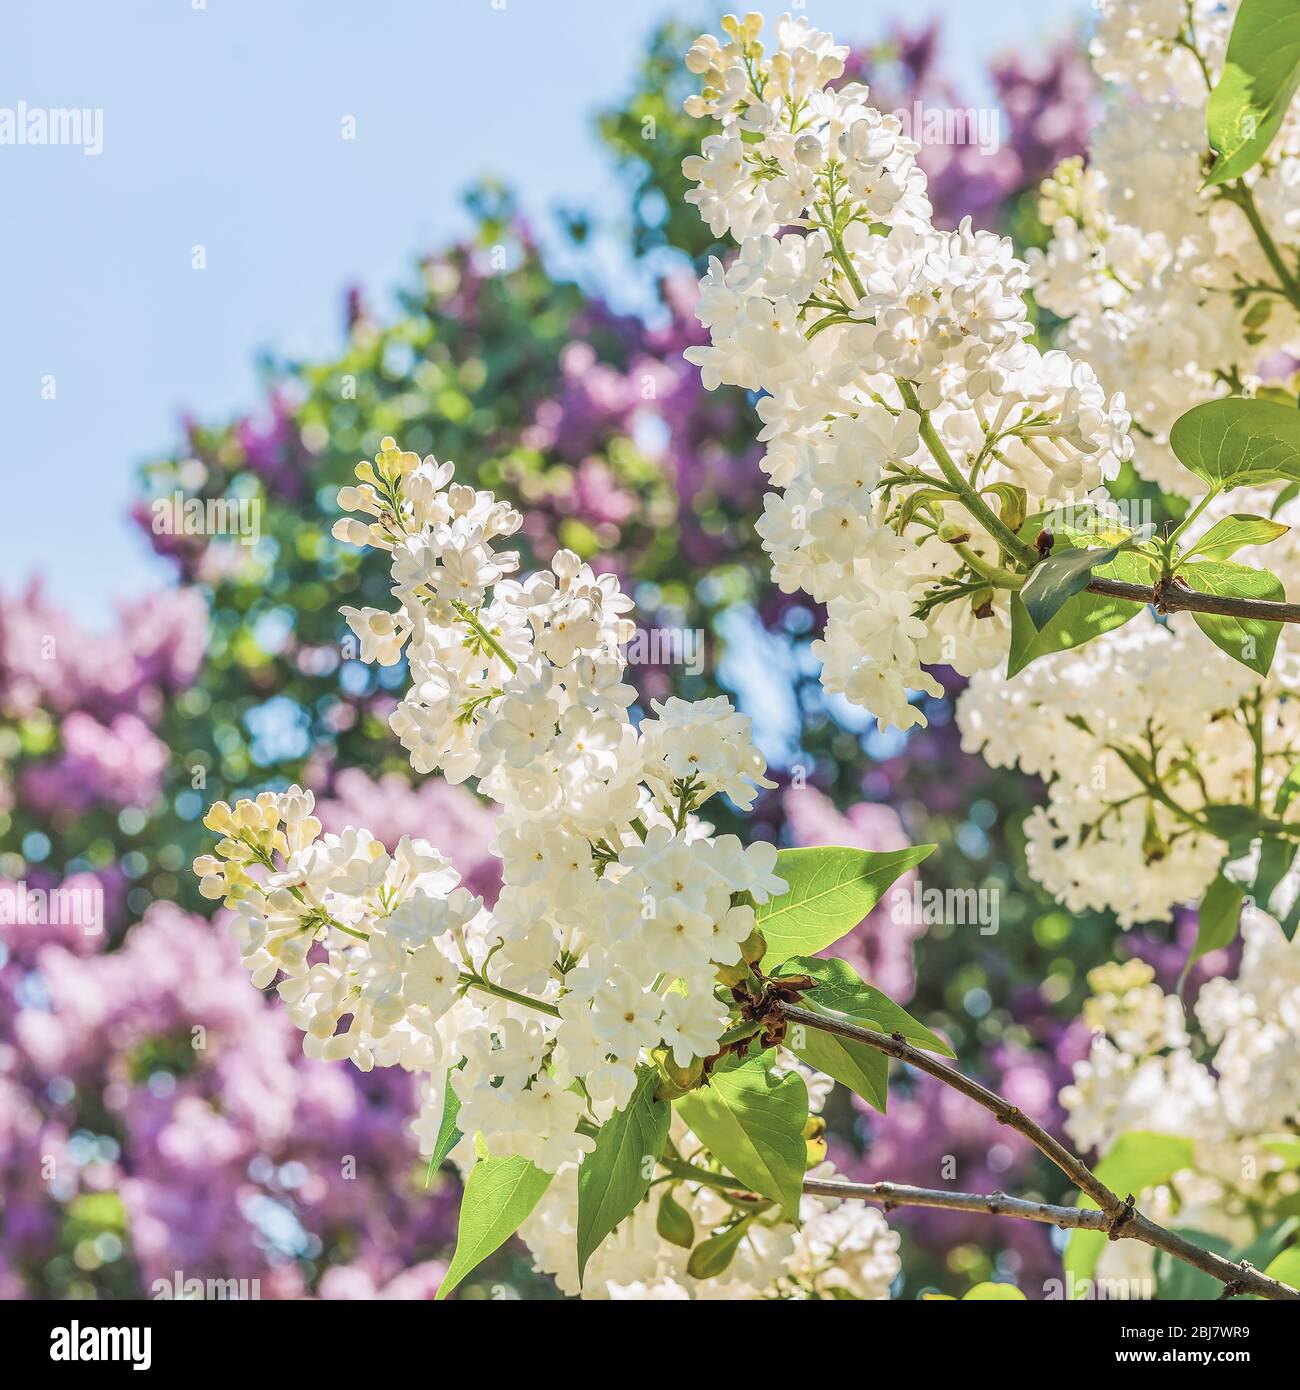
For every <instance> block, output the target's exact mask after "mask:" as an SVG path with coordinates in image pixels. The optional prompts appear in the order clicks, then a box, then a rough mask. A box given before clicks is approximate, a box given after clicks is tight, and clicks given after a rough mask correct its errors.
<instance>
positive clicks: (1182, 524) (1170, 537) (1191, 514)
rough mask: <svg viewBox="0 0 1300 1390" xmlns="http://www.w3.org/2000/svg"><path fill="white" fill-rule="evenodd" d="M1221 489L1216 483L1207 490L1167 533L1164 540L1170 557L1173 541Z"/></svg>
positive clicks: (1172, 551)
mask: <svg viewBox="0 0 1300 1390" xmlns="http://www.w3.org/2000/svg"><path fill="white" fill-rule="evenodd" d="M1221 490H1222V489H1221V488H1220V487H1219V486H1218V485H1217V484H1216V485H1215V486H1214V487H1212V488H1211V489H1210V491H1209V492H1207V493H1206V494H1205V496H1204V497H1202V498H1201V500H1200V501H1199V502H1198V503H1197V504H1196V505H1195V506H1194V507H1192V508H1191V510H1190V511H1189V512H1188V513H1187V515H1186V516H1185V517H1183V519H1182V520H1181V521H1180V522H1179V523H1178V525H1177V526H1175V527H1174V529H1173V530H1172V531H1171V532H1170V533H1169V535H1168V537H1167V538H1166V540H1165V546H1166V553H1167V555H1168V556H1169V557H1171V558H1172V556H1173V553H1174V550H1173V547H1174V542H1175V541H1176V540H1177V539H1178V538H1179V536H1181V535H1182V534H1183V532H1184V531H1186V530H1187V528H1188V527H1189V526H1190V525H1191V524H1192V522H1193V521H1195V520H1196V518H1197V517H1198V516H1200V514H1201V513H1202V512H1203V511H1204V510H1205V509H1206V507H1208V506H1209V504H1210V503H1211V502H1213V501H1214V499H1215V498H1216V497H1217V496H1218V495H1219V493H1220V491H1221Z"/></svg>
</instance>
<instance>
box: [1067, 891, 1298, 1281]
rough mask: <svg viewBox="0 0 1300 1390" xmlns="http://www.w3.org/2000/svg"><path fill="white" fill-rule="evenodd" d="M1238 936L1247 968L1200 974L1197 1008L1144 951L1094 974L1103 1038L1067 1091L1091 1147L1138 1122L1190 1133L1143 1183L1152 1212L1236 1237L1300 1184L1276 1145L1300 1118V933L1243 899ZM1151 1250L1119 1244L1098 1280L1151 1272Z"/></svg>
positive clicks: (1074, 1129)
mask: <svg viewBox="0 0 1300 1390" xmlns="http://www.w3.org/2000/svg"><path fill="white" fill-rule="evenodd" d="M1242 939H1243V942H1244V949H1243V953H1242V961H1241V968H1240V970H1239V972H1238V974H1237V977H1236V978H1235V979H1226V978H1223V977H1219V978H1216V979H1212V980H1210V981H1208V982H1207V983H1206V984H1204V985H1203V986H1202V987H1201V990H1200V993H1199V995H1198V997H1197V999H1196V1004H1195V1008H1194V1011H1193V1014H1194V1017H1193V1018H1192V1019H1188V1018H1187V1017H1186V1016H1185V1014H1184V1009H1183V1004H1182V1002H1181V1000H1179V999H1178V998H1177V997H1176V996H1175V995H1166V994H1165V993H1164V992H1163V991H1162V990H1161V988H1160V986H1159V985H1158V984H1156V983H1155V982H1154V972H1153V971H1152V969H1151V967H1150V966H1147V965H1144V964H1143V963H1142V962H1140V961H1128V962H1127V963H1126V964H1124V965H1122V966H1119V965H1110V966H1104V967H1101V968H1099V969H1097V970H1094V971H1092V972H1090V974H1089V976H1088V982H1089V984H1090V985H1091V987H1092V991H1093V996H1092V998H1091V999H1090V1000H1089V1002H1088V1004H1087V1005H1086V1006H1085V1014H1084V1017H1085V1019H1086V1020H1087V1022H1088V1023H1089V1024H1091V1025H1092V1027H1093V1030H1094V1035H1093V1043H1092V1047H1091V1050H1090V1051H1089V1053H1088V1056H1087V1057H1086V1058H1084V1059H1083V1060H1082V1061H1080V1062H1077V1063H1075V1067H1074V1080H1073V1081H1072V1082H1071V1084H1070V1085H1068V1086H1066V1087H1065V1088H1064V1089H1063V1090H1062V1092H1061V1097H1060V1098H1061V1104H1062V1105H1063V1106H1064V1107H1065V1110H1066V1113H1067V1116H1068V1119H1067V1121H1066V1129H1067V1131H1068V1133H1069V1134H1070V1137H1071V1138H1072V1139H1073V1140H1074V1141H1075V1143H1076V1144H1078V1145H1079V1146H1080V1147H1081V1148H1083V1149H1094V1148H1095V1149H1097V1150H1098V1151H1100V1152H1103V1153H1104V1152H1105V1151H1106V1150H1107V1149H1108V1148H1109V1147H1110V1146H1111V1145H1112V1144H1113V1143H1114V1142H1115V1141H1116V1140H1117V1139H1118V1138H1119V1137H1120V1136H1121V1135H1123V1134H1125V1133H1126V1132H1129V1131H1133V1130H1138V1131H1154V1132H1156V1133H1158V1134H1160V1135H1177V1136H1181V1137H1183V1138H1185V1139H1188V1140H1190V1141H1191V1144H1190V1146H1189V1152H1190V1156H1191V1157H1190V1161H1189V1163H1188V1165H1187V1166H1186V1168H1184V1169H1182V1170H1181V1171H1179V1172H1176V1173H1174V1174H1173V1175H1172V1177H1171V1179H1170V1180H1169V1181H1168V1182H1166V1183H1162V1184H1161V1185H1160V1187H1159V1188H1158V1189H1157V1190H1155V1191H1152V1192H1147V1193H1141V1194H1138V1196H1139V1201H1140V1203H1141V1206H1142V1209H1143V1211H1145V1212H1149V1213H1151V1214H1152V1216H1153V1219H1155V1220H1157V1221H1165V1220H1177V1222H1178V1224H1179V1225H1182V1226H1186V1227H1187V1228H1189V1229H1192V1230H1200V1231H1207V1232H1210V1233H1211V1234H1213V1235H1217V1236H1220V1237H1222V1238H1224V1239H1226V1240H1227V1241H1228V1242H1229V1244H1230V1245H1232V1246H1238V1247H1239V1246H1242V1245H1244V1244H1247V1243H1249V1242H1250V1241H1251V1240H1252V1239H1253V1238H1254V1236H1255V1234H1256V1231H1257V1229H1259V1228H1263V1229H1268V1228H1270V1227H1271V1226H1272V1225H1273V1223H1274V1222H1277V1221H1280V1220H1282V1219H1283V1218H1284V1214H1285V1212H1286V1210H1287V1208H1288V1206H1289V1205H1290V1204H1293V1203H1294V1202H1295V1200H1296V1197H1297V1194H1298V1193H1300V1175H1297V1173H1296V1172H1295V1170H1294V1166H1293V1164H1291V1163H1290V1162H1288V1159H1287V1156H1286V1149H1285V1144H1284V1145H1283V1146H1282V1147H1281V1148H1279V1147H1276V1146H1275V1145H1273V1144H1271V1143H1270V1142H1269V1140H1270V1136H1271V1137H1272V1139H1274V1140H1276V1139H1277V1138H1278V1137H1279V1136H1281V1135H1285V1134H1286V1132H1288V1131H1290V1130H1293V1129H1294V1127H1295V1125H1296V1123H1297V1121H1298V1120H1300V1102H1298V1101H1297V1097H1296V1088H1295V1076H1296V1068H1297V1066H1298V1065H1300V937H1296V938H1293V939H1291V940H1287V938H1286V937H1285V936H1284V935H1283V933H1282V931H1281V930H1280V929H1279V927H1278V924H1277V922H1276V921H1275V920H1274V919H1273V918H1272V917H1270V916H1269V915H1268V914H1267V913H1265V912H1262V911H1260V910H1257V909H1255V908H1247V910H1246V913H1245V915H1244V918H1243V921H1242ZM1189 1023H1191V1024H1194V1027H1189V1026H1188V1025H1189ZM1119 1246H1125V1247H1127V1248H1125V1249H1122V1250H1121V1249H1119ZM1152 1260H1153V1252H1152V1251H1151V1250H1149V1249H1148V1248H1147V1247H1145V1246H1141V1245H1139V1244H1138V1243H1137V1242H1135V1241H1120V1242H1116V1243H1114V1244H1112V1245H1110V1246H1108V1248H1107V1252H1106V1253H1105V1254H1104V1255H1103V1256H1102V1260H1101V1263H1099V1265H1098V1267H1097V1270H1096V1277H1098V1278H1102V1277H1108V1278H1114V1277H1120V1276H1128V1277H1132V1278H1150V1277H1151V1274H1152Z"/></svg>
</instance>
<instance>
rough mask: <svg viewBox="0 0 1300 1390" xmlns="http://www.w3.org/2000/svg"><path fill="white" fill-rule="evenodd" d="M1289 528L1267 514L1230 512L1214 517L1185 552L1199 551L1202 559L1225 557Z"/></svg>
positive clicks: (1285, 531)
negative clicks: (1210, 523) (1220, 516)
mask: <svg viewBox="0 0 1300 1390" xmlns="http://www.w3.org/2000/svg"><path fill="white" fill-rule="evenodd" d="M1290 529H1291V528H1290V527H1289V526H1283V525H1282V523H1281V522H1280V521H1269V520H1268V518H1267V517H1262V516H1250V515H1247V514H1246V513H1242V512H1234V513H1233V514H1232V515H1231V516H1225V517H1224V518H1223V520H1222V521H1216V522H1215V523H1214V525H1213V526H1211V527H1210V529H1209V530H1208V531H1207V532H1206V533H1205V534H1204V535H1203V536H1202V537H1201V539H1200V540H1199V541H1197V542H1196V544H1195V545H1194V546H1192V548H1191V550H1189V551H1188V552H1187V553H1188V555H1189V556H1192V555H1199V556H1200V557H1201V559H1203V560H1229V559H1231V558H1232V556H1234V555H1235V554H1236V553H1237V551H1239V550H1240V549H1241V548H1242V547H1243V546H1246V545H1267V544H1268V543H1269V541H1275V540H1277V538H1278V537H1279V536H1282V535H1285V534H1286V533H1287V532H1288V531H1289V530H1290Z"/></svg>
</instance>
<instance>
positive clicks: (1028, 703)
mask: <svg viewBox="0 0 1300 1390" xmlns="http://www.w3.org/2000/svg"><path fill="white" fill-rule="evenodd" d="M1271 502H1272V498H1271V497H1270V496H1269V494H1268V493H1266V492H1262V491H1256V490H1254V489H1249V488H1240V489H1237V490H1235V491H1233V492H1232V493H1231V494H1229V495H1227V496H1221V497H1217V498H1215V499H1214V500H1213V501H1212V502H1211V503H1210V504H1209V505H1208V506H1207V507H1206V508H1205V510H1204V512H1203V513H1202V515H1201V516H1200V518H1198V520H1197V521H1196V522H1195V523H1194V524H1193V526H1192V527H1191V528H1189V531H1188V533H1187V535H1188V541H1189V543H1193V542H1195V541H1196V540H1197V539H1199V538H1200V537H1201V536H1202V535H1204V534H1205V533H1206V532H1207V531H1208V530H1209V529H1210V528H1211V527H1212V526H1213V525H1214V524H1215V523H1216V522H1218V521H1220V520H1222V519H1223V518H1224V517H1226V516H1228V515H1229V514H1231V513H1234V512H1240V513H1245V514H1251V515H1267V514H1268V512H1269V510H1270V505H1271ZM1276 516H1277V520H1278V521H1279V522H1280V523H1281V524H1290V525H1291V528H1292V529H1291V530H1290V531H1288V532H1287V533H1286V534H1285V535H1283V536H1282V537H1281V538H1280V539H1278V540H1275V541H1273V542H1272V543H1271V544H1270V545H1269V546H1268V547H1267V549H1263V550H1258V549H1253V548H1252V549H1247V550H1243V551H1241V552H1239V553H1238V554H1237V555H1236V556H1235V557H1234V559H1235V560H1237V561H1239V562H1241V563H1246V564H1258V563H1260V562H1261V561H1262V562H1264V563H1266V564H1267V566H1268V568H1269V569H1270V570H1271V571H1272V572H1273V573H1274V574H1276V575H1277V576H1278V578H1279V579H1280V580H1282V582H1283V584H1284V585H1285V588H1286V591H1287V592H1288V593H1295V592H1300V529H1298V528H1300V503H1298V502H1296V501H1290V502H1285V503H1283V504H1282V505H1281V506H1280V507H1279V508H1278V509H1277V513H1276ZM1298 693H1300V639H1297V637H1296V635H1295V628H1294V627H1293V626H1291V625H1289V624H1281V625H1280V626H1279V633H1278V645H1277V650H1276V653H1275V655H1274V658H1273V663H1272V666H1271V668H1270V670H1269V673H1268V675H1267V676H1266V677H1263V678H1261V677H1260V676H1258V675H1256V674H1255V673H1253V672H1252V671H1250V670H1249V669H1247V668H1246V667H1245V666H1242V665H1240V664H1239V663H1238V662H1236V661H1233V660H1232V659H1231V658H1230V657H1228V656H1226V655H1225V654H1223V653H1221V652H1219V651H1217V650H1215V649H1214V648H1213V647H1211V646H1210V644H1209V643H1208V642H1207V640H1206V638H1205V636H1204V634H1203V633H1201V632H1200V631H1198V630H1197V627H1196V624H1195V622H1194V620H1193V618H1192V617H1191V615H1190V614H1186V613H1179V614H1175V615H1172V616H1171V617H1169V618H1167V619H1157V618H1156V617H1155V616H1154V615H1153V614H1152V613H1151V611H1150V610H1144V611H1143V612H1141V613H1139V614H1138V615H1137V616H1136V617H1135V618H1133V619H1132V620H1131V621H1130V622H1129V623H1127V624H1126V625H1125V626H1124V627H1122V628H1120V629H1119V630H1118V631H1116V632H1110V633H1107V634H1106V635H1105V636H1104V637H1102V638H1100V639H1098V640H1096V641H1093V642H1088V643H1086V644H1084V645H1083V646H1080V647H1074V648H1071V649H1070V650H1068V651H1063V652H1056V653H1053V654H1051V655H1049V656H1044V657H1039V658H1038V659H1037V660H1035V661H1034V662H1032V663H1031V664H1030V665H1029V666H1028V667H1026V668H1025V670H1023V671H1022V672H1020V673H1019V674H1018V675H1017V676H1016V677H1015V678H1014V679H1013V680H1010V681H1008V680H1006V679H1004V678H1002V676H1001V675H1000V674H995V673H993V672H987V671H985V672H980V673H979V674H977V675H976V676H975V677H974V679H973V680H972V681H971V683H970V686H969V687H968V689H967V690H966V691H964V692H963V693H962V695H961V697H960V698H959V700H958V703H957V723H958V726H959V728H960V729H961V735H962V747H963V749H964V750H965V751H966V752H968V753H979V754H982V755H983V757H984V759H985V761H986V762H988V763H989V764H990V765H991V766H993V767H1018V768H1020V770H1021V771H1022V772H1026V773H1029V774H1030V775H1032V776H1036V777H1041V778H1042V779H1043V780H1044V781H1045V782H1046V784H1047V802H1046V805H1044V806H1040V807H1036V808H1035V809H1034V810H1033V811H1032V812H1031V813H1030V815H1029V816H1028V817H1027V819H1026V821H1025V834H1026V840H1027V843H1026V857H1027V860H1028V866H1029V872H1030V874H1031V875H1032V877H1033V878H1034V879H1035V880H1036V881H1037V882H1039V883H1041V884H1042V885H1043V887H1044V888H1045V889H1046V890H1047V891H1048V892H1049V893H1050V894H1052V896H1053V897H1055V898H1057V899H1059V901H1061V902H1062V903H1063V904H1064V905H1065V906H1066V907H1067V908H1068V909H1069V910H1070V911H1072V912H1083V911H1089V910H1093V911H1104V910H1110V911H1113V912H1114V913H1115V914H1116V915H1117V918H1118V921H1119V923H1120V925H1121V926H1124V927H1129V926H1132V925H1133V924H1134V923H1136V922H1145V921H1153V920H1168V919H1169V918H1170V917H1171V916H1172V913H1173V909H1174V908H1175V907H1176V906H1178V905H1179V904H1181V903H1195V902H1199V901H1200V899H1201V896H1202V894H1203V893H1204V891H1205V889H1206V888H1207V887H1208V885H1209V884H1210V882H1211V880H1212V879H1213V878H1214V876H1215V874H1216V872H1217V871H1218V869H1219V867H1220V865H1221V863H1222V861H1223V859H1224V856H1225V854H1226V853H1227V851H1228V847H1229V836H1228V835H1227V833H1226V832H1224V833H1215V830H1216V829H1219V830H1221V831H1222V827H1213V828H1212V827H1211V826H1210V825H1208V824H1207V823H1206V808H1207V807H1224V806H1240V807H1246V808H1257V809H1260V810H1262V811H1263V812H1264V814H1265V815H1266V816H1269V815H1270V814H1271V810H1272V808H1273V806H1274V801H1275V797H1276V794H1277V791H1278V788H1279V787H1280V786H1281V784H1282V782H1283V780H1284V779H1285V778H1286V776H1287V774H1288V773H1289V772H1290V771H1291V770H1292V768H1294V767H1295V766H1296V765H1297V763H1300V699H1297V694H1298ZM1281 819H1284V820H1286V821H1288V822H1290V823H1293V824H1294V823H1296V822H1297V820H1298V819H1300V805H1297V804H1295V803H1292V804H1291V805H1290V806H1289V807H1287V808H1286V809H1285V811H1284V813H1283V815H1282V817H1281ZM1294 895H1295V884H1294V882H1293V881H1292V879H1291V878H1290V877H1288V878H1286V879H1284V880H1283V881H1282V882H1281V883H1280V884H1279V885H1278V886H1277V888H1276V889H1275V891H1274V896H1273V898H1272V900H1271V901H1272V902H1273V904H1274V906H1275V907H1278V908H1279V910H1284V909H1286V908H1289V906H1290V899H1291V898H1293V897H1294Z"/></svg>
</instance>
